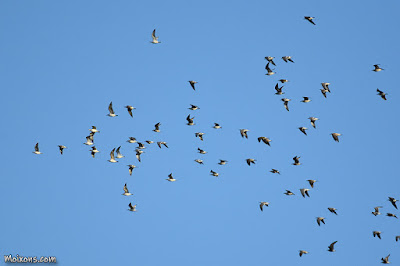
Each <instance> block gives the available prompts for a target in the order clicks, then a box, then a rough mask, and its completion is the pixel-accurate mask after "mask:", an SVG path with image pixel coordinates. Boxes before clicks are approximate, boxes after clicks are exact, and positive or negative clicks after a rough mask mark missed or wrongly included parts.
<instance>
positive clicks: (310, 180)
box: [307, 179, 317, 188]
mask: <svg viewBox="0 0 400 266" xmlns="http://www.w3.org/2000/svg"><path fill="white" fill-rule="evenodd" d="M307 181H308V183H309V184H310V186H311V188H314V183H315V182H317V180H312V179H308V180H307Z"/></svg>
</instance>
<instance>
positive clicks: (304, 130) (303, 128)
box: [299, 127, 308, 136]
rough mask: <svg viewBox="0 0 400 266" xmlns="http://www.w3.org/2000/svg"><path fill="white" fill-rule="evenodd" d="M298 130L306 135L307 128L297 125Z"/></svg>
mask: <svg viewBox="0 0 400 266" xmlns="http://www.w3.org/2000/svg"><path fill="white" fill-rule="evenodd" d="M299 130H300V131H301V132H303V134H304V135H306V136H307V132H306V130H308V128H306V127H299Z"/></svg>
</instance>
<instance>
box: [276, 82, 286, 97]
mask: <svg viewBox="0 0 400 266" xmlns="http://www.w3.org/2000/svg"><path fill="white" fill-rule="evenodd" d="M282 89H283V85H282V87H279V85H278V83H276V85H275V90H276V92H275V94H276V95H282V94H285V93H284V92H283V91H282Z"/></svg>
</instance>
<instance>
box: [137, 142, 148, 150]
mask: <svg viewBox="0 0 400 266" xmlns="http://www.w3.org/2000/svg"><path fill="white" fill-rule="evenodd" d="M137 144H138V146H137V149H139V150H142V149H146V147H145V146H144V144H143V143H141V142H138V143H137Z"/></svg>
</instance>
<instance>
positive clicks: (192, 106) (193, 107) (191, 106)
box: [188, 104, 200, 111]
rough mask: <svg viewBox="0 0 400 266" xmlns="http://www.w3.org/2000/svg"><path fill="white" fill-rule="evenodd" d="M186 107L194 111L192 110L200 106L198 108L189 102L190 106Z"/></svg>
mask: <svg viewBox="0 0 400 266" xmlns="http://www.w3.org/2000/svg"><path fill="white" fill-rule="evenodd" d="M188 109H190V110H192V111H194V110H198V109H200V108H199V107H198V106H196V105H193V104H191V105H190V108H188Z"/></svg>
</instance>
